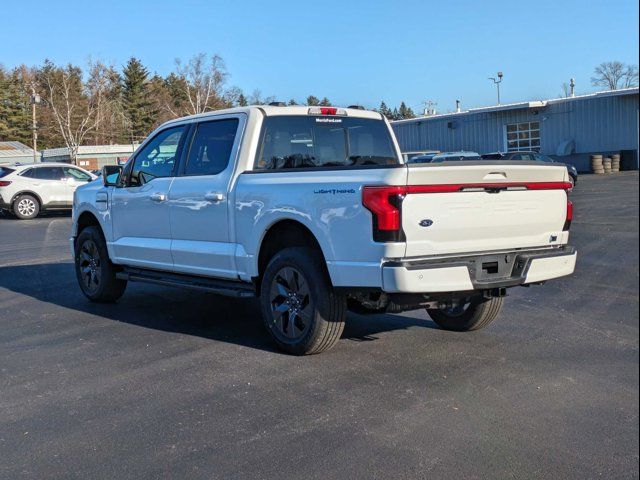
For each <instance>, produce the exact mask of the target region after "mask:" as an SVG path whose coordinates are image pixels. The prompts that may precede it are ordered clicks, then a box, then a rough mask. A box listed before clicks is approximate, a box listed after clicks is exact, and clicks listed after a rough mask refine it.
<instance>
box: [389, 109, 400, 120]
mask: <svg viewBox="0 0 640 480" xmlns="http://www.w3.org/2000/svg"><path fill="white" fill-rule="evenodd" d="M401 118H402V117H400V113H398V108H397V107H396V108H394V109H393V112H392V113H391V120H400V119H401Z"/></svg>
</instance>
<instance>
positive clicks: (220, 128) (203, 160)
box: [184, 118, 239, 175]
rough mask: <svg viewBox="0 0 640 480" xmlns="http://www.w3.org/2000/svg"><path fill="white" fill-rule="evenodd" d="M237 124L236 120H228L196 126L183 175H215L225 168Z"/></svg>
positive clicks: (227, 163)
mask: <svg viewBox="0 0 640 480" xmlns="http://www.w3.org/2000/svg"><path fill="white" fill-rule="evenodd" d="M238 123H239V121H238V119H237V118H229V119H225V120H216V121H213V122H204V123H200V124H198V127H197V129H196V133H195V134H194V136H193V141H192V143H191V148H190V149H189V157H188V159H187V165H186V167H185V171H184V174H185V175H217V174H218V173H220V172H222V171H223V170H224V169H225V168H227V165H229V158H230V157H231V150H232V149H233V142H234V141H235V138H236V132H237V131H238Z"/></svg>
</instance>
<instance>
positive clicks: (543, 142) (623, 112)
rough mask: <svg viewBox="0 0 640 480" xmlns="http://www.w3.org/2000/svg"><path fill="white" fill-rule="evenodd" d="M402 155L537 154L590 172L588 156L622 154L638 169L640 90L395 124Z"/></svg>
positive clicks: (630, 166)
mask: <svg viewBox="0 0 640 480" xmlns="http://www.w3.org/2000/svg"><path fill="white" fill-rule="evenodd" d="M392 125H393V129H394V131H395V133H396V136H397V138H398V142H399V143H400V148H401V150H402V151H403V152H406V151H422V150H425V151H426V150H440V151H457V150H468V151H474V152H478V153H480V154H483V153H491V152H498V151H500V152H505V151H517V150H535V151H539V152H540V153H543V154H546V155H550V156H552V157H554V158H556V159H557V160H559V161H562V162H566V163H572V164H573V165H575V166H576V168H578V170H580V171H588V170H589V155H591V154H593V153H603V154H607V153H622V168H623V169H625V170H631V169H638V88H637V87H635V88H626V89H621V90H612V91H606V92H598V93H593V94H589V95H580V96H575V97H568V98H558V99H552V100H541V101H534V102H521V103H513V104H509V105H498V106H493V107H484V108H474V109H470V110H467V111H462V112H455V113H446V114H438V115H431V116H427V117H418V118H413V119H410V120H398V121H395V122H392Z"/></svg>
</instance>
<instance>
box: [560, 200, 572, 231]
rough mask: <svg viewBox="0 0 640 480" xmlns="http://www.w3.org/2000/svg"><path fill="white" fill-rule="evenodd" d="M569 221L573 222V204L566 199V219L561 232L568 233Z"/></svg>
mask: <svg viewBox="0 0 640 480" xmlns="http://www.w3.org/2000/svg"><path fill="white" fill-rule="evenodd" d="M571 220H573V202H572V201H571V200H569V199H568V198H567V218H566V219H565V221H564V227H562V231H563V232H568V231H569V229H570V228H571Z"/></svg>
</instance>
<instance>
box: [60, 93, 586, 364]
mask: <svg viewBox="0 0 640 480" xmlns="http://www.w3.org/2000/svg"><path fill="white" fill-rule="evenodd" d="M401 158H402V157H401V153H400V150H399V148H398V145H397V143H396V140H395V137H394V136H393V133H392V130H391V128H390V126H389V124H388V122H387V121H386V120H385V119H384V117H382V116H381V115H380V114H379V113H376V112H371V111H365V110H362V109H357V108H345V109H343V108H334V107H284V106H274V105H270V106H251V107H245V108H234V109H229V110H221V111H215V112H209V113H205V114H202V115H196V116H191V117H186V118H181V119H177V120H173V121H170V122H168V123H165V124H164V125H162V126H161V127H159V128H158V129H157V130H156V131H154V132H153V133H152V134H151V135H150V136H149V138H148V139H147V140H146V141H145V142H144V143H143V144H142V145H141V146H140V147H139V148H138V150H137V151H136V152H135V154H134V155H133V156H132V158H131V159H130V160H129V161H128V162H127V164H126V165H125V166H124V167H118V166H109V167H105V169H104V172H103V176H102V181H94V182H92V183H90V184H88V185H85V186H82V187H80V188H78V189H77V191H76V194H75V197H74V208H73V232H72V238H71V247H72V251H73V255H74V258H75V265H76V273H77V278H78V282H79V284H80V288H81V289H82V291H83V292H84V294H85V295H86V296H87V297H88V298H89V299H90V300H93V301H96V302H112V301H115V300H117V299H118V298H120V297H121V296H122V294H123V293H124V290H125V287H126V285H127V282H128V281H143V282H155V283H159V284H164V285H174V286H184V287H191V288H197V289H202V290H208V291H212V292H217V293H219V294H223V295H232V296H237V297H251V296H259V297H260V304H261V310H262V316H263V319H264V324H265V325H266V328H267V330H268V331H269V332H270V333H271V335H272V336H273V338H274V339H275V341H276V343H277V344H278V346H279V347H280V348H282V349H284V350H286V351H288V352H291V353H295V354H311V353H318V352H321V351H324V350H327V349H328V348H330V347H331V346H333V345H334V344H335V343H336V341H337V340H338V339H339V338H340V335H341V333H342V330H343V328H344V323H345V319H346V314H347V310H353V311H356V312H358V313H381V312H401V311H406V310H413V309H420V308H426V310H427V312H428V313H429V315H430V316H431V318H432V319H433V320H434V321H435V322H436V323H437V324H438V325H440V326H441V327H442V328H445V329H451V330H458V331H466V330H474V329H478V328H481V327H484V326H485V325H487V324H489V323H490V322H491V321H492V320H493V319H494V318H495V317H496V316H497V315H498V313H499V311H500V308H501V306H502V303H503V297H504V296H505V292H506V289H507V288H508V287H513V286H516V285H530V284H538V283H541V282H544V281H546V280H549V279H552V278H556V277H561V276H563V275H568V274H571V273H572V272H573V270H574V267H575V262H576V251H575V249H574V248H572V247H570V246H568V245H567V241H568V237H569V225H570V223H571V218H572V205H571V202H570V201H569V199H568V192H569V190H570V189H571V186H572V185H571V183H570V182H569V178H568V174H567V169H566V168H565V167H564V166H548V165H545V164H540V163H535V162H534V163H526V162H522V161H518V162H501V161H475V162H455V163H447V162H444V163H438V164H412V165H406V164H404V163H403V162H402V160H401Z"/></svg>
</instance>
